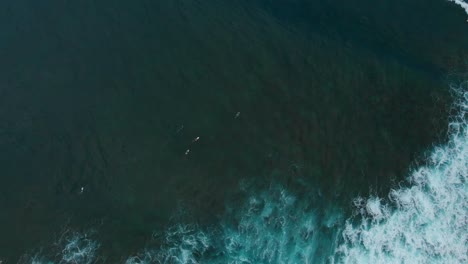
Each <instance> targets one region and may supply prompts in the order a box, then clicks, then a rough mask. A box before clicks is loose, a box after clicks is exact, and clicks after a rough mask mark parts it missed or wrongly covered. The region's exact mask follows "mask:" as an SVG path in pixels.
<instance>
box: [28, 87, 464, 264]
mask: <svg viewBox="0 0 468 264" xmlns="http://www.w3.org/2000/svg"><path fill="white" fill-rule="evenodd" d="M453 91H454V92H455V93H456V98H458V100H457V101H456V103H455V108H456V113H457V114H455V115H454V116H453V117H452V120H451V122H450V124H449V129H448V131H449V132H448V142H447V143H446V144H445V145H440V146H435V147H434V148H433V150H432V152H431V154H430V155H428V157H427V160H426V161H425V162H426V163H425V165H424V166H419V167H418V168H417V169H415V170H414V171H413V172H412V173H411V174H410V176H409V177H408V179H407V182H405V183H402V184H401V187H398V188H395V189H393V190H392V191H390V193H389V195H388V196H387V197H377V196H371V197H368V198H362V197H358V198H356V199H354V201H353V204H354V206H355V209H354V215H353V216H351V217H350V216H345V213H344V210H343V208H339V207H337V206H336V205H334V204H332V203H330V202H328V203H327V202H326V201H325V199H324V198H323V197H322V194H321V192H320V191H319V190H317V189H313V188H310V189H307V191H306V192H300V193H301V194H296V192H292V191H288V190H287V189H286V188H283V187H282V186H280V185H275V184H272V185H271V186H270V187H269V188H266V189H264V190H263V191H258V189H257V190H255V188H252V187H245V188H244V194H246V197H248V199H247V200H246V202H245V203H244V205H243V206H242V207H240V208H239V207H233V208H229V207H228V208H227V210H226V211H227V213H226V215H225V216H224V217H222V219H221V220H220V223H219V224H218V225H217V226H215V227H212V228H204V227H203V228H202V227H199V226H197V225H194V224H176V225H174V226H173V227H172V228H169V229H167V230H166V231H164V232H163V233H162V234H155V235H154V237H155V240H158V241H160V242H161V243H162V244H160V245H159V246H153V247H151V246H148V248H146V249H144V250H142V251H141V252H140V253H139V254H137V255H135V256H131V257H129V258H127V260H126V264H144V263H171V264H196V263H231V264H241V263H242V264H247V263H291V264H292V263H467V262H468V232H467V231H466V230H468V185H467V180H468V120H467V116H468V82H465V83H463V84H462V85H461V86H460V87H459V88H457V89H453ZM249 190H250V191H249ZM98 249H99V243H98V242H96V240H94V239H92V238H91V236H90V235H89V234H80V233H72V234H68V233H67V234H66V235H64V236H63V237H62V238H61V239H60V240H59V242H58V243H56V245H55V252H56V254H55V255H53V257H52V258H51V257H49V258H47V257H43V255H41V254H36V255H34V256H33V257H30V256H29V257H27V256H26V257H24V258H23V261H22V263H35V264H36V263H37V264H38V263H86V264H88V263H94V262H95V261H96V258H97V253H98Z"/></svg>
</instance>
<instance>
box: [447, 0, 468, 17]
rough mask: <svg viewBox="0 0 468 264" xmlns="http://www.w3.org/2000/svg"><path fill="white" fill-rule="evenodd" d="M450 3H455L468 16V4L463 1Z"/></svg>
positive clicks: (458, 0)
mask: <svg viewBox="0 0 468 264" xmlns="http://www.w3.org/2000/svg"><path fill="white" fill-rule="evenodd" d="M449 1H450V2H454V3H455V4H457V5H459V6H460V7H461V8H463V9H465V12H466V14H468V3H466V2H465V1H463V0H449Z"/></svg>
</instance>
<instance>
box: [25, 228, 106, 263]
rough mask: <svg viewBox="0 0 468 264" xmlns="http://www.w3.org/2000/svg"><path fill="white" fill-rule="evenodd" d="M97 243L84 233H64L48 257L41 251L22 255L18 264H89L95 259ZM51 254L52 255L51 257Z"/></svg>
mask: <svg viewBox="0 0 468 264" xmlns="http://www.w3.org/2000/svg"><path fill="white" fill-rule="evenodd" d="M99 246H100V245H99V243H98V242H97V241H95V240H93V239H91V238H90V237H89V236H88V234H85V233H77V232H73V233H70V232H68V231H66V232H65V233H64V234H63V235H62V237H61V238H60V239H59V241H57V242H55V243H54V245H53V246H52V248H51V249H49V251H50V252H49V254H48V256H45V255H42V254H41V253H42V252H41V251H39V252H38V253H36V254H34V255H33V256H29V255H27V254H26V255H24V256H22V258H21V259H20V260H19V263H25V264H29V263H31V264H54V263H59V264H91V263H94V261H95V260H96V257H97V250H98V249H99ZM51 253H53V254H52V255H51Z"/></svg>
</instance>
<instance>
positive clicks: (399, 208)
mask: <svg viewBox="0 0 468 264" xmlns="http://www.w3.org/2000/svg"><path fill="white" fill-rule="evenodd" d="M462 86H463V87H461V88H459V89H457V90H456V93H458V96H457V97H458V98H460V100H459V101H458V103H457V104H456V105H457V108H458V109H457V110H458V115H457V116H455V117H454V118H453V120H452V122H451V123H450V125H449V141H448V143H447V144H446V145H444V146H438V147H435V148H434V150H433V152H432V155H430V157H428V160H427V165H426V166H422V167H420V168H418V169H416V170H415V171H414V172H413V173H412V174H411V176H410V177H409V187H402V188H398V189H395V190H392V191H391V193H390V195H389V197H388V198H387V199H381V198H378V197H371V198H369V199H368V200H367V201H365V202H363V199H362V198H358V199H356V201H355V205H357V211H358V212H359V215H360V220H359V223H358V224H356V223H354V224H353V223H352V221H351V220H349V221H347V223H346V225H345V228H344V231H343V238H344V241H345V242H344V243H343V244H342V245H341V246H339V247H338V248H337V256H336V257H335V262H337V263H468V184H467V180H468V119H467V117H468V115H467V114H468V83H464V84H463V85H462ZM390 207H391V208H393V209H389V208H390Z"/></svg>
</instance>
